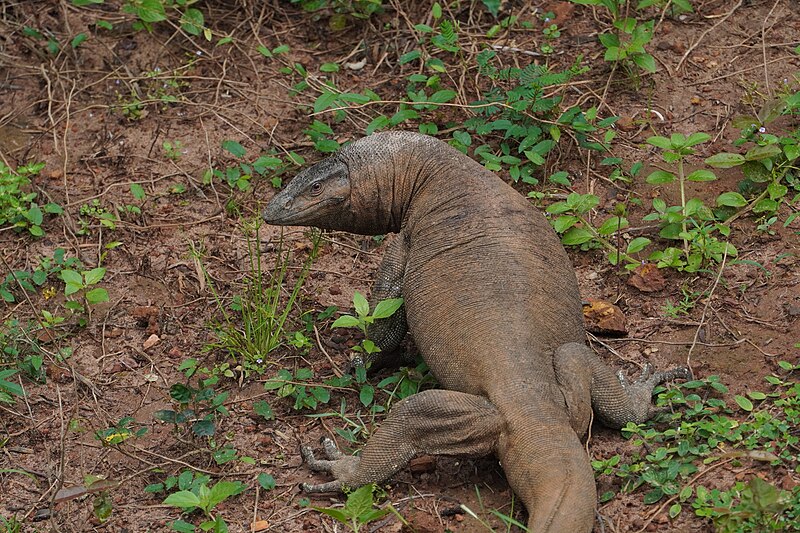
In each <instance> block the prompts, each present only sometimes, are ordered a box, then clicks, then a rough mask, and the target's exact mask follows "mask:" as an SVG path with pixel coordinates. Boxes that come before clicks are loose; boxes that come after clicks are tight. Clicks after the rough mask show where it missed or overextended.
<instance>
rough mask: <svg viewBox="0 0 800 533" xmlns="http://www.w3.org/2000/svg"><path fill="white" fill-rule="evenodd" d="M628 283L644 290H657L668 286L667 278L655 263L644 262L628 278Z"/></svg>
mask: <svg viewBox="0 0 800 533" xmlns="http://www.w3.org/2000/svg"><path fill="white" fill-rule="evenodd" d="M628 285H630V286H631V287H636V288H637V289H639V290H640V291H642V292H656V291H660V290H661V289H663V288H664V287H666V286H667V280H666V279H664V274H662V272H661V269H660V268H658V267H657V266H656V265H655V264H653V263H644V264H642V265H639V266H638V267H636V269H634V271H633V275H632V276H631V277H630V279H628Z"/></svg>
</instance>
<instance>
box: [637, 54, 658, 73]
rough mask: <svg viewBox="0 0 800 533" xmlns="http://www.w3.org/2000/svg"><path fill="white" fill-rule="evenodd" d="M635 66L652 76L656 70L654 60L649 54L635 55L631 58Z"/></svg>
mask: <svg viewBox="0 0 800 533" xmlns="http://www.w3.org/2000/svg"><path fill="white" fill-rule="evenodd" d="M631 59H632V60H633V62H634V63H636V66H637V67H639V68H640V69H642V70H644V71H645V72H649V73H650V74H653V73H654V72H655V71H656V70H658V69H657V68H656V60H655V58H654V57H653V56H651V55H650V54H635V55H633V56H632V57H631Z"/></svg>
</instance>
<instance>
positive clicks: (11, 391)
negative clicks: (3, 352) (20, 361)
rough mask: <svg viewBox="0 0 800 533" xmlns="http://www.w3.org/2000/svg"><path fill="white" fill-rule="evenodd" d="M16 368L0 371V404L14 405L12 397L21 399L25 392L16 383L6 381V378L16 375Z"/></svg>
mask: <svg viewBox="0 0 800 533" xmlns="http://www.w3.org/2000/svg"><path fill="white" fill-rule="evenodd" d="M17 372H18V370H17V369H16V368H7V369H5V370H0V403H7V404H13V403H15V399H14V396H18V397H20V398H21V397H22V396H24V395H25V391H24V390H22V387H21V386H19V385H18V384H17V383H14V382H12V381H8V378H10V377H11V376H13V375H14V374H16V373H17Z"/></svg>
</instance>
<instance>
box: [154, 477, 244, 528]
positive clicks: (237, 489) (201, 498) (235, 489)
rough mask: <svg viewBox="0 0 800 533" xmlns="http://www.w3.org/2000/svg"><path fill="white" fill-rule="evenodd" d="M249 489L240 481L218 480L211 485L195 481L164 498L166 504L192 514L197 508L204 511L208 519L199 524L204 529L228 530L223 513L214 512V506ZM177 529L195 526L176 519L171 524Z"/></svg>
mask: <svg viewBox="0 0 800 533" xmlns="http://www.w3.org/2000/svg"><path fill="white" fill-rule="evenodd" d="M245 490H247V485H245V484H244V483H242V482H240V481H218V482H217V483H215V484H214V486H212V487H209V486H208V484H207V481H205V480H204V482H199V483H198V482H193V483H192V484H191V486H190V488H188V489H186V490H179V491H177V492H173V493H172V494H170V495H169V496H167V497H166V498H165V499H164V502H163V504H164V505H171V506H173V507H177V508H179V509H181V510H183V512H184V513H187V514H190V513H192V512H194V511H195V510H197V509H200V510H201V511H202V512H203V515H205V517H206V519H207V520H206V521H204V522H202V523H201V524H199V526H198V527H200V529H201V530H202V531H219V532H223V531H228V526H227V524H226V523H225V521H224V520H223V518H222V516H221V515H219V514H218V515H216V516H214V514H213V513H212V511H213V510H214V508H215V507H216V506H217V505H219V504H220V503H222V502H224V501H225V500H227V499H228V498H230V497H232V496H236V495H238V494H241V493H242V492H244V491H245ZM170 527H172V529H174V530H175V531H181V532H193V531H195V526H194V525H193V524H190V523H188V522H185V521H184V520H176V521H174V522H172V523H171V524H170Z"/></svg>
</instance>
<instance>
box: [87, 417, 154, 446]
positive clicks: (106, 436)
mask: <svg viewBox="0 0 800 533" xmlns="http://www.w3.org/2000/svg"><path fill="white" fill-rule="evenodd" d="M132 423H133V418H132V417H130V416H126V417H124V418H122V419H120V421H119V422H117V423H116V424H115V425H113V426H112V427H110V428H106V429H99V430H97V431H96V432H95V438H96V439H97V440H99V441H100V442H102V443H103V446H116V445H118V444H122V443H123V442H125V441H126V440H128V439H129V438H131V437H134V438H138V437H141V436H142V435H144V434H145V433H147V428H146V427H142V428H139V429H137V430H135V431H134V430H133V429H131V424H132Z"/></svg>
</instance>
